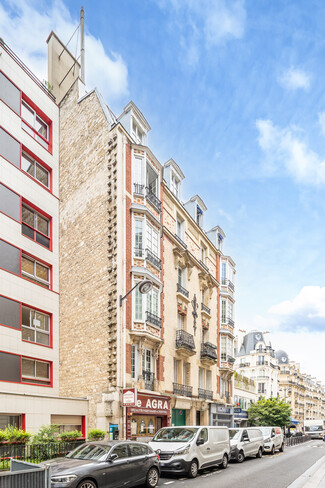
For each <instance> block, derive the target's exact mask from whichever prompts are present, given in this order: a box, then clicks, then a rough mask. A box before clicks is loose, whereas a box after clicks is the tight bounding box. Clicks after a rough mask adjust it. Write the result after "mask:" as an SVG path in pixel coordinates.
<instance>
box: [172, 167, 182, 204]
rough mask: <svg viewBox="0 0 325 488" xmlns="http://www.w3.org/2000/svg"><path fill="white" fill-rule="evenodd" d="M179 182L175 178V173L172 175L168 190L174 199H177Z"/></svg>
mask: <svg viewBox="0 0 325 488" xmlns="http://www.w3.org/2000/svg"><path fill="white" fill-rule="evenodd" d="M180 183H181V182H180V180H179V178H177V176H176V175H175V173H172V176H171V181H170V189H171V191H172V192H173V193H174V195H175V197H176V198H179V189H180Z"/></svg>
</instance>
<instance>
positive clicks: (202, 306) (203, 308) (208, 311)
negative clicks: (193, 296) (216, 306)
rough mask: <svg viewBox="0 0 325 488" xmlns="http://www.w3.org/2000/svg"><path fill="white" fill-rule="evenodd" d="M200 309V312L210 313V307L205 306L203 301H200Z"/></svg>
mask: <svg viewBox="0 0 325 488" xmlns="http://www.w3.org/2000/svg"><path fill="white" fill-rule="evenodd" d="M201 310H202V312H206V313H207V314H209V315H211V309H210V308H209V307H207V306H206V305H205V304H204V303H201Z"/></svg>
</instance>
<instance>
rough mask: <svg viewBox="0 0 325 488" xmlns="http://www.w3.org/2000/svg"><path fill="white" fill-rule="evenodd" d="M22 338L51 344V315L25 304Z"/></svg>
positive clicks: (37, 342) (47, 344)
mask: <svg viewBox="0 0 325 488" xmlns="http://www.w3.org/2000/svg"><path fill="white" fill-rule="evenodd" d="M22 338H23V340H25V341H30V342H36V344H41V345H43V346H49V345H50V316H49V315H47V314H45V313H42V312H38V311H37V310H33V309H32V308H29V307H25V306H23V308H22Z"/></svg>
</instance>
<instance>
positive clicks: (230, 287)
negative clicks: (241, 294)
mask: <svg viewBox="0 0 325 488" xmlns="http://www.w3.org/2000/svg"><path fill="white" fill-rule="evenodd" d="M228 288H229V290H231V291H234V289H235V285H234V284H233V282H232V281H230V280H228Z"/></svg>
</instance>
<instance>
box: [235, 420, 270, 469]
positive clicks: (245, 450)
mask: <svg viewBox="0 0 325 488" xmlns="http://www.w3.org/2000/svg"><path fill="white" fill-rule="evenodd" d="M229 437H230V448H231V453H230V454H231V459H236V461H238V462H239V463H242V462H243V461H244V459H245V458H246V457H248V456H256V457H257V458H261V457H262V456H263V451H264V437H263V434H262V432H261V430H260V429H257V428H255V427H247V428H238V429H229Z"/></svg>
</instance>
